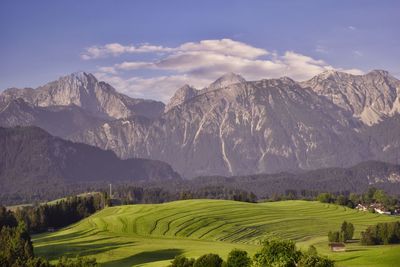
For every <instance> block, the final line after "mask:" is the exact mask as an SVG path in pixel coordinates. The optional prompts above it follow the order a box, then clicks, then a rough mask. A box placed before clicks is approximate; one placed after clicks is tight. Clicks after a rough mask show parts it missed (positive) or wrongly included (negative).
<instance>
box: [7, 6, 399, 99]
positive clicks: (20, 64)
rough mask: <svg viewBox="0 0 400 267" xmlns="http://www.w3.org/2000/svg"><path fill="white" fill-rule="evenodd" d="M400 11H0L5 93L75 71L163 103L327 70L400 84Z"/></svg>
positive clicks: (209, 8) (389, 8) (23, 8)
mask: <svg viewBox="0 0 400 267" xmlns="http://www.w3.org/2000/svg"><path fill="white" fill-rule="evenodd" d="M399 14H400V1H368V0H359V1H349V0H343V1H319V0H318V1H311V0H310V1H196V2H195V1H173V0H172V1H149V0H147V1H18V0H13V1H8V0H3V1H1V2H0V34H1V38H0V78H1V79H0V90H3V89H5V88H8V87H12V86H16V87H36V86H39V85H41V84H44V83H46V82H48V81H51V80H54V79H56V78H58V77H59V76H62V75H66V74H68V73H71V72H75V71H88V72H92V73H94V74H95V75H96V76H97V77H98V78H99V79H102V80H105V81H108V82H110V83H111V84H112V85H113V86H114V87H116V89H117V90H119V91H121V92H124V93H127V94H129V95H131V96H134V97H145V98H156V99H161V100H164V101H165V100H166V99H167V98H168V97H170V95H171V94H172V93H173V92H174V91H175V90H176V89H177V88H178V87H179V86H181V85H183V84H184V83H189V84H192V85H194V86H196V87H199V88H201V87H202V86H205V85H206V84H208V83H209V82H211V81H212V80H214V79H216V78H217V77H219V76H220V75H222V74H223V73H225V72H230V71H232V72H237V73H240V74H242V75H243V76H244V77H245V78H246V79H249V80H252V79H260V78H271V77H279V76H284V75H287V76H290V77H292V78H294V79H297V80H304V79H308V78H310V77H311V76H313V75H315V74H316V73H318V72H320V71H323V70H326V69H331V68H334V69H338V70H342V71H349V72H352V73H355V74H359V73H363V72H364V73H365V72H368V71H369V70H372V69H386V70H389V71H390V72H391V73H392V74H393V75H395V76H396V77H400V60H399V59H400V30H399V25H400V15H399Z"/></svg>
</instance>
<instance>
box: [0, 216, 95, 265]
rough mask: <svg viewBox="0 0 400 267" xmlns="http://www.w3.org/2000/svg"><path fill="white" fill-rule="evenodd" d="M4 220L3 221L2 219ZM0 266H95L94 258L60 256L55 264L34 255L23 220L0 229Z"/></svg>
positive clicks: (2, 226) (4, 225)
mask: <svg viewBox="0 0 400 267" xmlns="http://www.w3.org/2000/svg"><path fill="white" fill-rule="evenodd" d="M3 222H4V221H3ZM0 266H10V267H20V266H24V267H94V266H97V263H96V260H95V259H88V258H81V257H78V258H77V259H74V260H72V259H66V258H61V259H60V260H59V261H58V263H56V264H55V265H53V264H50V263H49V262H48V261H47V260H46V259H44V258H41V257H35V255H34V253H33V246H32V241H31V237H30V235H29V232H28V230H27V228H26V226H25V224H24V222H19V223H18V225H16V226H9V224H7V223H5V224H2V225H1V230H0Z"/></svg>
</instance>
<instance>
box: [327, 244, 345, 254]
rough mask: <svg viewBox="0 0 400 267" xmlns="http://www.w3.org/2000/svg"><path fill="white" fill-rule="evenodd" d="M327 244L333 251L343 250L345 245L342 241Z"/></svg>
mask: <svg viewBox="0 0 400 267" xmlns="http://www.w3.org/2000/svg"><path fill="white" fill-rule="evenodd" d="M329 246H330V247H331V251H333V252H343V251H346V246H345V244H343V243H336V242H333V243H329Z"/></svg>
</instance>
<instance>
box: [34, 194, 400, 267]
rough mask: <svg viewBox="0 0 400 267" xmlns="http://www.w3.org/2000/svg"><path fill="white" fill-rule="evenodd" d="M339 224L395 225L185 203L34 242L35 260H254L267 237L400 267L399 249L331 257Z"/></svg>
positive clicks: (106, 218)
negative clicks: (235, 255)
mask: <svg viewBox="0 0 400 267" xmlns="http://www.w3.org/2000/svg"><path fill="white" fill-rule="evenodd" d="M343 220H347V221H349V222H352V223H353V224H354V226H355V228H356V231H355V238H359V236H360V232H361V231H362V230H364V229H365V228H366V227H367V226H368V225H372V224H376V223H378V222H386V221H393V220H395V218H393V217H389V216H385V215H378V214H372V213H366V212H359V211H357V210H353V209H349V208H345V207H342V206H337V205H332V204H322V203H319V202H307V201H282V202H269V203H257V204H252V203H244V202H235V201H225V200H185V201H176V202H170V203H164V204H146V205H129V206H118V207H111V208H106V209H104V210H102V211H100V212H98V213H96V214H94V215H93V216H91V217H89V218H87V219H85V220H82V221H81V222H79V223H76V224H74V225H72V226H70V227H67V228H64V229H62V230H60V231H57V232H54V233H45V234H41V235H37V236H34V238H33V241H34V246H35V253H36V254H37V255H39V256H45V257H48V258H50V259H51V260H55V259H57V258H58V257H60V256H61V255H67V256H71V257H73V256H75V255H82V256H91V257H96V259H97V260H98V262H100V263H102V264H103V265H104V266H166V265H168V263H169V262H170V260H171V259H172V258H174V257H175V256H176V255H179V254H184V255H186V256H189V257H198V256H200V255H203V254H205V253H211V252H212V253H218V254H220V255H221V256H222V257H226V255H227V254H228V253H229V251H230V250H231V249H233V248H241V249H245V250H247V251H248V252H249V253H250V254H254V252H255V251H257V250H258V248H259V243H260V241H261V240H263V239H265V238H268V237H269V236H278V237H281V238H286V239H292V240H295V241H296V242H297V245H298V246H299V247H300V248H304V249H306V248H307V247H308V246H309V245H311V244H313V245H315V246H316V247H317V249H318V251H319V252H320V253H321V254H324V255H327V256H329V257H330V258H332V259H335V260H336V261H337V265H338V266H400V246H373V247H365V246H360V245H359V244H358V243H356V242H355V243H353V244H349V245H347V250H348V251H347V252H341V253H332V252H330V251H329V248H328V240H327V232H328V231H329V230H337V229H339V227H340V225H341V223H342V222H343Z"/></svg>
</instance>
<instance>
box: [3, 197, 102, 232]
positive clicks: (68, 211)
mask: <svg viewBox="0 0 400 267" xmlns="http://www.w3.org/2000/svg"><path fill="white" fill-rule="evenodd" d="M107 203H108V199H107V197H106V195H105V194H100V193H99V194H94V195H91V196H87V197H69V198H66V199H65V200H60V201H58V202H56V203H54V204H43V205H39V206H28V207H22V208H18V209H17V210H16V211H15V212H12V211H10V210H7V209H6V208H5V207H0V229H1V228H2V227H3V226H8V227H15V226H17V221H23V222H24V224H25V225H26V228H27V229H28V231H29V232H31V233H39V232H43V231H47V230H48V229H49V228H60V227H64V226H67V225H70V224H72V223H75V222H77V221H79V220H81V219H83V218H85V217H88V216H89V215H91V214H93V213H95V212H96V211H98V210H100V209H102V208H103V207H104V206H105V205H107Z"/></svg>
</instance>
